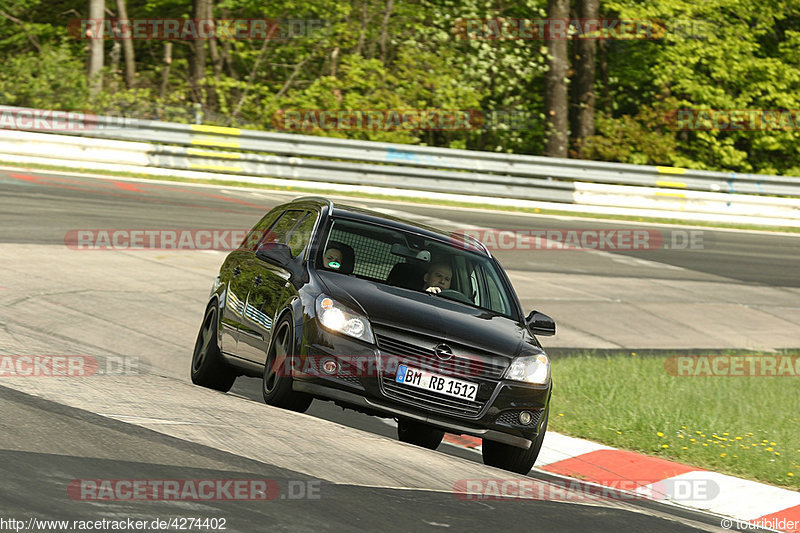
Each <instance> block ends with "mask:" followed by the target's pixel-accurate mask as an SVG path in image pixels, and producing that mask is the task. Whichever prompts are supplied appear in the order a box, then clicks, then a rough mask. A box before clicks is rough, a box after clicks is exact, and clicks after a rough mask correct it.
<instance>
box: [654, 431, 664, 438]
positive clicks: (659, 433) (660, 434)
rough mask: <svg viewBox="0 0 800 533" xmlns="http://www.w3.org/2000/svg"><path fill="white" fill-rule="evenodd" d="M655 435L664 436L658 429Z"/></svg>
mask: <svg viewBox="0 0 800 533" xmlns="http://www.w3.org/2000/svg"><path fill="white" fill-rule="evenodd" d="M656 435H658V436H659V437H663V436H664V434H663V433H661V432H660V431H659V432H658V433H656Z"/></svg>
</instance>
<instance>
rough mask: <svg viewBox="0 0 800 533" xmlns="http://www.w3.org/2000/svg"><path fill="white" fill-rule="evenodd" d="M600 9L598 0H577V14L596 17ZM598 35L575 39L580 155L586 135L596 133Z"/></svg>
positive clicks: (577, 147)
mask: <svg viewBox="0 0 800 533" xmlns="http://www.w3.org/2000/svg"><path fill="white" fill-rule="evenodd" d="M598 11H599V0H578V17H579V18H582V19H596V18H597V14H598ZM596 44H597V41H596V40H595V39H579V40H577V41H576V42H575V83H574V84H573V86H572V87H573V91H574V96H575V98H574V102H575V106H576V109H575V115H574V116H575V123H574V124H573V127H572V131H573V135H574V137H575V142H574V145H573V146H574V147H575V151H576V154H577V156H578V157H581V156H582V152H583V146H584V144H585V142H586V138H587V137H589V136H590V135H594V109H595V92H594V82H595V66H596V57H597V54H596V51H597V48H596Z"/></svg>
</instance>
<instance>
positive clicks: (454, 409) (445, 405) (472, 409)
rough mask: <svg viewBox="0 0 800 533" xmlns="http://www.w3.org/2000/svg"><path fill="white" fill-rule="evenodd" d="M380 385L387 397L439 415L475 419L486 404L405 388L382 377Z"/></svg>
mask: <svg viewBox="0 0 800 533" xmlns="http://www.w3.org/2000/svg"><path fill="white" fill-rule="evenodd" d="M381 383H382V384H383V390H384V391H385V392H386V395H387V396H389V397H391V398H395V399H398V400H402V401H404V402H407V403H410V404H414V405H416V406H418V407H424V408H426V409H429V410H431V411H437V412H440V413H448V414H454V415H460V416H468V417H475V416H478V414H480V412H481V410H482V409H483V406H484V404H485V403H486V402H485V401H483V402H480V401H478V402H473V401H470V400H466V399H461V398H454V397H452V396H447V395H446V394H439V393H438V392H430V391H426V390H422V389H417V388H412V387H405V386H403V385H400V384H398V383H397V382H395V380H394V378H393V377H383V378H382V379H381Z"/></svg>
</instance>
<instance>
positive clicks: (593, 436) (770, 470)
mask: <svg viewBox="0 0 800 533" xmlns="http://www.w3.org/2000/svg"><path fill="white" fill-rule="evenodd" d="M731 353H732V352H731ZM788 355H797V354H796V353H791V354H788ZM665 365H667V357H666V356H652V357H641V356H637V355H635V352H626V353H625V354H617V355H612V356H608V355H603V356H599V355H595V354H592V353H581V354H576V355H572V356H570V357H557V358H555V359H554V360H553V379H554V388H553V398H552V410H551V413H550V429H552V430H553V431H557V432H559V433H563V434H566V435H571V436H574V437H580V438H586V439H590V440H593V441H597V442H601V443H603V444H606V445H609V446H614V447H617V448H624V449H628V450H633V451H637V452H642V453H645V454H649V455H654V456H659V457H662V458H665V459H670V460H673V461H677V462H680V463H684V464H689V465H693V466H697V467H700V468H705V469H708V470H713V471H715V472H721V473H724V474H730V475H734V476H738V477H744V478H747V479H752V480H756V481H762V482H766V483H770V484H773V485H779V486H784V487H788V488H791V489H794V490H798V489H800V422H798V420H799V419H800V409H799V407H800V386H799V385H800V375H796V376H794V377H787V376H783V377H747V376H736V377H733V376H730V377H724V376H714V377H681V376H674V375H670V374H669V373H668V372H667V366H665Z"/></svg>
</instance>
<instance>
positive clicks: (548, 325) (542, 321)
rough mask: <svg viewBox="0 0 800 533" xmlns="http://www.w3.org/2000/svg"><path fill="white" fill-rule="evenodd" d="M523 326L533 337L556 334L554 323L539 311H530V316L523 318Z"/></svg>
mask: <svg viewBox="0 0 800 533" xmlns="http://www.w3.org/2000/svg"><path fill="white" fill-rule="evenodd" d="M525 324H526V325H527V326H528V329H529V330H530V331H531V333H533V334H534V335H544V336H551V335H555V334H556V323H555V321H554V320H553V319H552V318H550V317H549V316H547V315H545V314H544V313H540V312H539V311H531V314H529V315H528V316H527V317H525Z"/></svg>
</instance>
